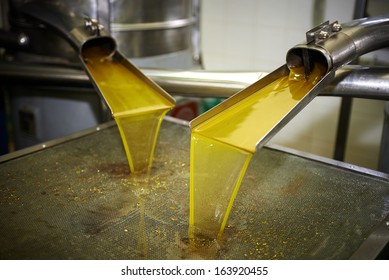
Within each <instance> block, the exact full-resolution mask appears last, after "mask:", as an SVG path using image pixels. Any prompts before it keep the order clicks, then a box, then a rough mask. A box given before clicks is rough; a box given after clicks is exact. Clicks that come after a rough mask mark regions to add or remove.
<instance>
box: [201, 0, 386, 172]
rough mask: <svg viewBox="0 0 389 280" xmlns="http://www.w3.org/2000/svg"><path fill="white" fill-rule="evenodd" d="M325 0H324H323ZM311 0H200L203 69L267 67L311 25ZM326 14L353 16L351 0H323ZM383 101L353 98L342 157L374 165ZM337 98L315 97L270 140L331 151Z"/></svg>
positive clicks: (278, 61)
mask: <svg viewBox="0 0 389 280" xmlns="http://www.w3.org/2000/svg"><path fill="white" fill-rule="evenodd" d="M323 1H324V0H323ZM314 2H315V1H314V0H294V1H290V0H273V1H268V0H266V1H265V0H239V1H238V0H203V1H202V11H201V17H202V19H201V34H202V44H201V49H202V59H203V65H204V68H205V69H206V70H250V71H266V72H271V71H273V70H275V69H276V68H277V67H279V66H281V65H283V64H284V63H285V56H286V53H287V51H288V50H289V49H290V48H291V47H293V46H294V45H296V44H298V43H300V42H302V41H303V40H304V39H305V32H306V31H308V30H309V29H311V28H312V27H314V26H313V22H314V21H313V14H314V12H313V7H314ZM324 3H325V9H324V14H323V18H324V20H330V21H334V20H338V21H339V22H347V21H350V20H351V19H352V16H353V11H354V3H355V1H354V0H343V1H338V0H326V1H324ZM383 104H384V103H383V102H382V101H365V100H363V101H361V100H357V101H355V102H354V106H353V118H352V123H351V126H350V135H349V141H348V147H347V153H346V161H348V162H350V163H354V164H357V165H360V166H364V167H368V168H376V167H377V163H378V150H379V145H380V139H381V130H382V122H383V107H384V105H383ZM339 105H340V99H338V98H331V97H318V98H316V99H315V100H314V101H313V102H311V103H310V104H309V105H308V106H307V107H306V108H305V109H304V110H303V111H302V112H301V113H300V114H299V115H298V116H297V117H296V118H295V119H293V120H292V121H291V122H290V123H289V124H288V125H287V126H286V127H285V128H284V129H283V130H282V131H280V132H279V133H278V134H277V135H276V136H275V137H274V138H273V139H272V140H271V143H275V144H280V145H284V146H288V147H291V148H295V149H299V150H302V151H306V152H310V153H314V154H318V155H321V156H325V157H332V155H333V151H334V143H335V135H336V128H337V119H338V115H339Z"/></svg>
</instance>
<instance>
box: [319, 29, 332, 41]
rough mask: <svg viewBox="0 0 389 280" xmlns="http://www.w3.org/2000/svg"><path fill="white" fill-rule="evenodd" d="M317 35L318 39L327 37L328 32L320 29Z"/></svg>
mask: <svg viewBox="0 0 389 280" xmlns="http://www.w3.org/2000/svg"><path fill="white" fill-rule="evenodd" d="M318 37H319V39H320V40H323V39H327V38H328V37H329V34H328V32H327V31H320V33H319V36H318Z"/></svg>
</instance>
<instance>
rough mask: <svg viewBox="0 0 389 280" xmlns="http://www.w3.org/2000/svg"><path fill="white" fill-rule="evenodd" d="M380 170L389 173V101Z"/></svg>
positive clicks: (383, 133)
mask: <svg viewBox="0 0 389 280" xmlns="http://www.w3.org/2000/svg"><path fill="white" fill-rule="evenodd" d="M378 170H379V171H382V172H385V173H389V102H387V103H386V106H385V117H384V125H383V128H382V138H381V148H380V158H379V163H378Z"/></svg>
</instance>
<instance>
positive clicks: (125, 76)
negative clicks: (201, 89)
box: [82, 46, 174, 172]
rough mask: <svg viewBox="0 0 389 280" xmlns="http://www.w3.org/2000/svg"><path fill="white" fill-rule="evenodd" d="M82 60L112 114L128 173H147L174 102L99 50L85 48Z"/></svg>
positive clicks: (93, 47) (91, 47) (96, 47)
mask: <svg viewBox="0 0 389 280" xmlns="http://www.w3.org/2000/svg"><path fill="white" fill-rule="evenodd" d="M82 58H83V59H84V62H85V68H86V70H87V72H88V73H89V75H90V76H91V77H92V79H93V81H94V82H95V83H96V86H97V87H98V89H99V91H100V93H101V94H102V95H103V97H104V99H105V101H106V102H107V104H108V106H109V107H110V109H111V111H112V115H113V117H114V119H115V121H116V123H117V126H118V128H119V131H120V135H121V138H122V142H123V145H124V149H125V151H126V155H127V159H128V163H129V166H130V170H131V172H141V171H145V170H146V171H147V170H148V169H149V168H150V167H151V165H152V160H153V154H154V148H155V144H156V141H157V136H158V132H159V128H160V125H161V121H162V118H163V117H164V116H165V114H166V113H167V112H168V111H169V110H170V109H171V108H172V107H173V106H174V101H173V100H171V99H168V98H166V96H163V95H162V94H161V93H160V92H158V91H157V90H156V89H155V88H153V87H151V86H150V85H149V84H147V83H145V81H144V80H143V79H142V78H141V77H140V76H139V74H138V75H137V74H135V73H134V72H133V71H132V70H131V69H129V68H128V67H126V65H124V64H123V63H122V61H120V60H119V59H115V55H114V56H111V55H110V54H109V53H107V51H106V50H105V49H104V48H103V47H101V46H90V47H87V48H85V49H84V50H83V52H82ZM127 62H128V61H127ZM128 63H129V62H128Z"/></svg>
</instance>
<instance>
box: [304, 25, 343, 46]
mask: <svg viewBox="0 0 389 280" xmlns="http://www.w3.org/2000/svg"><path fill="white" fill-rule="evenodd" d="M341 30H342V26H341V25H340V24H339V23H338V22H337V21H334V22H333V23H331V24H330V22H329V21H328V20H327V21H326V22H323V23H322V24H319V25H318V26H316V27H314V28H312V29H311V30H309V31H308V32H307V33H306V38H307V44H311V43H316V42H319V41H323V40H326V39H328V38H329V37H331V36H332V35H333V34H334V33H337V32H339V31H341Z"/></svg>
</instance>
